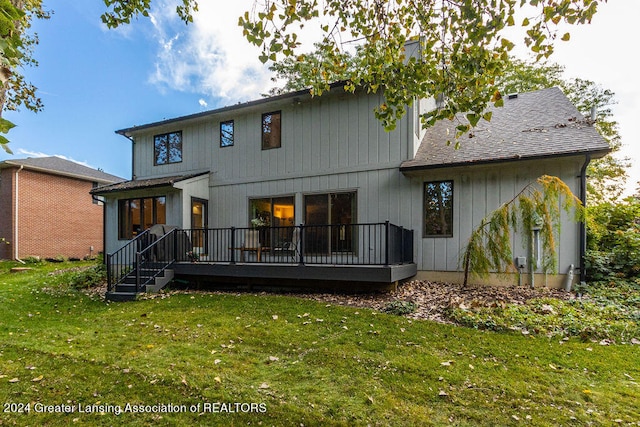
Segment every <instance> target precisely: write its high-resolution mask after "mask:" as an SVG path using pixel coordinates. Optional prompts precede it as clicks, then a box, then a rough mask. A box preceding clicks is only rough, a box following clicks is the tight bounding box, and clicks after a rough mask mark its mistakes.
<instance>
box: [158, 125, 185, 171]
mask: <svg viewBox="0 0 640 427" xmlns="http://www.w3.org/2000/svg"><path fill="white" fill-rule="evenodd" d="M172 135H178V136H179V140H180V142H179V144H178V147H177V152H178V153H179V154H180V158H179V159H178V160H174V159H173V156H172V152H173V151H174V150H176V148H173V149H172V139H171V136H172ZM162 139H164V141H162ZM161 145H163V146H164V147H162V148H163V149H164V153H165V156H166V159H164V160H162V161H160V160H161V156H162V152H161V151H160V150H159V148H160V147H161ZM182 145H183V140H182V131H181V130H178V131H174V132H167V133H161V134H158V135H154V136H153V165H154V166H160V165H169V164H173V163H182V157H183V156H182Z"/></svg>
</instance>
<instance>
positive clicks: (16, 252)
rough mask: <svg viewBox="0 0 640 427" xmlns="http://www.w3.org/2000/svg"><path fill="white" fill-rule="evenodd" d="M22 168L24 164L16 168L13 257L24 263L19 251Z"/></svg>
mask: <svg viewBox="0 0 640 427" xmlns="http://www.w3.org/2000/svg"><path fill="white" fill-rule="evenodd" d="M22 169H24V165H20V168H19V169H18V170H16V208H15V217H14V220H13V227H14V230H13V258H14V259H15V260H16V261H18V262H21V263H23V264H24V261H22V260H21V259H20V257H19V256H18V255H19V252H18V241H19V239H18V212H19V209H18V207H19V197H20V191H19V190H20V186H19V184H18V174H19V173H20V172H21V171H22Z"/></svg>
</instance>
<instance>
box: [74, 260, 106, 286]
mask: <svg viewBox="0 0 640 427" xmlns="http://www.w3.org/2000/svg"><path fill="white" fill-rule="evenodd" d="M106 279H107V269H106V268H105V266H104V264H97V265H95V266H92V267H89V268H87V269H84V270H80V271H77V272H74V273H72V274H71V275H70V277H69V285H71V286H72V287H73V288H75V289H86V288H90V287H92V286H98V285H101V284H103V283H104V282H105V280H106Z"/></svg>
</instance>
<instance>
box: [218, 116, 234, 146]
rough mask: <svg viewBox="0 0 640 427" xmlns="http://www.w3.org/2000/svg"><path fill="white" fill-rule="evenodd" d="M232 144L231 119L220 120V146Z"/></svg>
mask: <svg viewBox="0 0 640 427" xmlns="http://www.w3.org/2000/svg"><path fill="white" fill-rule="evenodd" d="M232 145H233V120H229V121H226V122H220V147H231V146H232Z"/></svg>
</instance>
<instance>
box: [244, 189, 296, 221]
mask: <svg viewBox="0 0 640 427" xmlns="http://www.w3.org/2000/svg"><path fill="white" fill-rule="evenodd" d="M249 223H250V225H255V224H261V225H264V226H265V227H290V226H293V225H294V224H295V214H294V200H293V196H287V197H269V198H264V199H251V200H249Z"/></svg>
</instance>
